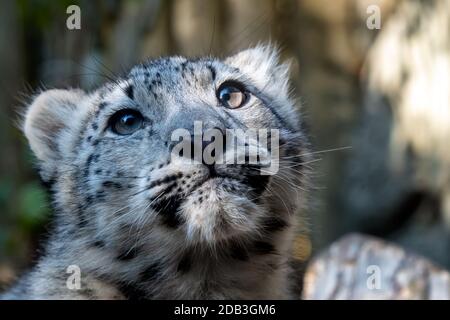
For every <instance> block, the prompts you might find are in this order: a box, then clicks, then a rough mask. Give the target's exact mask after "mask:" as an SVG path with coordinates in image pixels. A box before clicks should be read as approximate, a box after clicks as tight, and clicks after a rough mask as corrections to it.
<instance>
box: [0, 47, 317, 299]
mask: <svg viewBox="0 0 450 320" xmlns="http://www.w3.org/2000/svg"><path fill="white" fill-rule="evenodd" d="M229 80H233V81H238V82H240V83H241V84H242V85H243V86H245V88H246V89H247V90H248V92H249V93H250V95H251V97H250V100H249V102H248V103H247V104H246V105H245V106H244V107H242V108H240V109H236V110H231V109H226V108H224V107H222V106H220V105H219V103H218V101H217V96H216V90H217V88H218V87H219V86H220V84H221V83H223V82H224V81H229ZM123 108H134V109H137V110H139V111H140V112H141V114H142V115H143V116H144V126H143V127H142V129H140V130H138V131H137V132H135V133H133V134H132V135H129V136H118V135H116V134H114V133H113V132H111V130H109V128H108V119H109V118H110V117H111V115H112V114H113V113H114V112H116V111H117V110H121V109H123ZM196 120H200V121H203V123H204V125H206V126H207V127H210V128H213V127H218V128H221V129H227V128H231V129H233V128H241V129H242V128H244V129H245V128H256V129H260V128H267V129H279V130H280V141H281V145H280V148H279V149H280V150H279V151H280V157H281V160H280V171H279V172H278V173H277V174H276V175H274V176H262V175H261V174H260V172H259V171H258V168H256V169H255V167H252V166H248V165H219V164H216V165H215V168H214V172H215V175H216V178H215V179H208V178H209V175H210V174H211V173H210V168H207V167H206V166H205V165H202V164H192V163H191V162H189V163H188V162H186V161H185V160H186V159H183V158H182V157H180V158H175V159H174V158H171V157H170V149H171V146H172V142H171V140H170V136H171V133H172V132H173V130H175V129H177V128H185V129H188V130H192V126H193V122H194V121H196ZM24 132H25V135H26V137H27V138H28V141H29V143H30V146H31V149H32V150H33V152H34V154H35V155H36V157H37V159H38V162H39V168H40V174H41V176H42V179H43V180H44V181H45V182H47V183H49V184H50V185H51V191H52V194H53V205H54V209H55V216H54V219H55V228H54V230H53V232H52V235H51V237H50V240H49V242H48V245H47V247H46V251H45V254H44V255H43V256H42V257H41V258H40V260H39V262H38V264H37V265H36V266H35V267H34V268H33V269H32V270H31V271H30V272H29V273H28V274H27V275H25V276H23V277H22V278H21V279H20V280H19V282H18V283H17V284H16V285H15V286H14V287H13V288H12V289H11V290H10V291H9V292H7V293H6V295H5V296H4V298H25V299H42V298H43V299H48V298H56V299H127V298H130V299H151V298H153V299H201V298H205V299H227V298H231V299H260V298H261V299H266V298H283V299H285V298H292V297H293V296H292V293H291V283H290V268H289V259H290V257H291V243H292V237H293V234H294V228H295V213H296V212H297V211H298V208H299V207H300V206H301V205H302V203H303V202H304V199H305V193H304V190H305V189H306V188H307V186H308V182H307V177H308V172H307V165H305V163H307V162H308V161H307V160H308V158H309V154H310V153H309V152H308V144H307V140H306V138H305V134H304V133H303V128H302V126H301V119H300V117H299V115H298V110H297V109H296V107H295V104H294V102H293V100H292V99H291V97H290V95H289V84H288V66H287V65H285V64H281V63H280V62H279V60H278V55H277V51H276V50H275V49H273V48H271V47H269V46H259V47H256V48H253V49H248V50H245V51H242V52H240V53H238V54H236V55H234V56H231V57H229V58H227V59H224V60H219V59H216V58H210V57H208V58H200V59H187V58H184V57H169V58H162V59H157V60H151V61H148V62H145V63H143V64H140V65H137V66H136V67H134V68H133V69H132V70H131V72H130V73H129V75H128V76H127V77H124V78H121V79H117V81H115V82H114V83H108V84H106V85H104V86H103V87H101V88H100V89H98V90H96V91H94V92H91V93H87V92H84V91H81V90H48V91H45V92H42V93H40V94H39V95H38V96H37V97H36V98H35V99H34V101H33V103H32V104H31V106H30V107H29V109H28V111H27V113H26V117H25V121H24ZM69 265H76V266H79V268H80V270H81V288H80V289H79V290H73V289H69V288H68V287H67V285H66V281H67V279H68V277H69V276H70V274H67V273H66V270H67V267H68V266H69Z"/></svg>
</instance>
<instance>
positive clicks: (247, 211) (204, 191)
mask: <svg viewBox="0 0 450 320" xmlns="http://www.w3.org/2000/svg"><path fill="white" fill-rule="evenodd" d="M246 189H248V187H247V186H245V185H244V184H241V183H239V182H237V181H235V180H232V179H229V178H214V179H209V180H208V181H206V182H205V183H204V184H203V185H202V187H201V188H200V189H199V190H198V191H197V192H194V193H193V194H192V195H191V196H190V197H188V198H187V199H186V200H185V203H184V205H183V214H184V217H185V218H186V221H187V224H186V229H187V230H186V232H187V238H188V239H189V240H190V241H193V242H203V243H210V244H212V245H214V244H217V243H219V242H223V241H227V240H229V239H239V238H243V237H249V236H251V235H252V234H254V233H255V230H257V229H258V227H257V221H258V216H259V215H261V214H262V213H263V211H264V210H262V208H260V207H259V206H258V205H257V204H256V203H255V202H254V201H252V199H251V194H250V193H249V192H248V191H247V190H246Z"/></svg>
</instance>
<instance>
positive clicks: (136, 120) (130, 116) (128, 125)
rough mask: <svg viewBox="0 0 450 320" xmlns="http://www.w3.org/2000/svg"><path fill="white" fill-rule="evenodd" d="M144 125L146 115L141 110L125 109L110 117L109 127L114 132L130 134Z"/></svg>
mask: <svg viewBox="0 0 450 320" xmlns="http://www.w3.org/2000/svg"><path fill="white" fill-rule="evenodd" d="M143 125H144V117H143V116H142V114H141V113H140V112H139V111H136V110H133V109H125V110H120V111H117V112H116V113H115V114H113V115H112V116H111V118H110V119H109V127H110V128H111V130H112V132H114V133H116V134H119V135H122V136H124V135H130V134H132V133H134V132H136V131H137V130H139V129H141V128H142V127H143Z"/></svg>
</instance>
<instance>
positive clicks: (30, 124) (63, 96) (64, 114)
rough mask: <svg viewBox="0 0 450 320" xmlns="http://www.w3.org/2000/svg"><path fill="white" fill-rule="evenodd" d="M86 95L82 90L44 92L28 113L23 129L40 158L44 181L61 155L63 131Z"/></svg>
mask: <svg viewBox="0 0 450 320" xmlns="http://www.w3.org/2000/svg"><path fill="white" fill-rule="evenodd" d="M83 96H84V93H83V91H81V90H57V89H54V90H48V91H44V92H42V93H40V94H39V95H38V96H37V97H36V98H35V99H34V101H33V103H32V104H31V106H30V107H29V108H28V110H27V112H26V114H25V122H24V126H23V131H24V133H25V136H26V137H27V139H28V142H29V144H30V147H31V150H32V151H33V152H34V154H35V155H36V157H37V158H38V159H39V160H40V163H41V170H42V172H41V174H42V178H43V179H44V180H47V179H46V178H49V176H50V175H51V172H52V171H53V169H54V166H55V162H57V161H58V160H59V159H60V158H61V154H60V148H59V144H60V142H61V141H59V140H60V139H59V138H60V136H61V132H62V131H63V130H64V129H65V128H66V127H67V126H68V124H69V121H70V119H72V118H73V114H74V111H75V110H76V108H77V104H78V103H79V102H80V100H81V99H82V97H83Z"/></svg>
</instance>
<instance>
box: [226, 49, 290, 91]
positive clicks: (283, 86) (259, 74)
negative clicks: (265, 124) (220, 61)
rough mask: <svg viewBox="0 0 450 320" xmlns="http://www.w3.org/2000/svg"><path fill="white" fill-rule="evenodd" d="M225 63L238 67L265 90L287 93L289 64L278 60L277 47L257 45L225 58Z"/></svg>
mask: <svg viewBox="0 0 450 320" xmlns="http://www.w3.org/2000/svg"><path fill="white" fill-rule="evenodd" d="M225 63H227V64H229V65H231V66H233V67H235V68H238V69H239V70H240V71H241V72H242V73H244V74H246V75H247V76H248V77H249V78H250V79H251V80H252V81H254V82H255V83H256V85H257V86H258V87H260V88H264V91H265V92H267V93H269V94H275V95H279V94H286V95H288V92H289V64H288V63H281V62H280V58H279V49H278V48H277V47H274V46H272V45H259V46H256V47H254V48H250V49H246V50H243V51H241V52H238V53H237V54H235V55H234V56H231V57H229V58H227V59H226V60H225Z"/></svg>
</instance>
